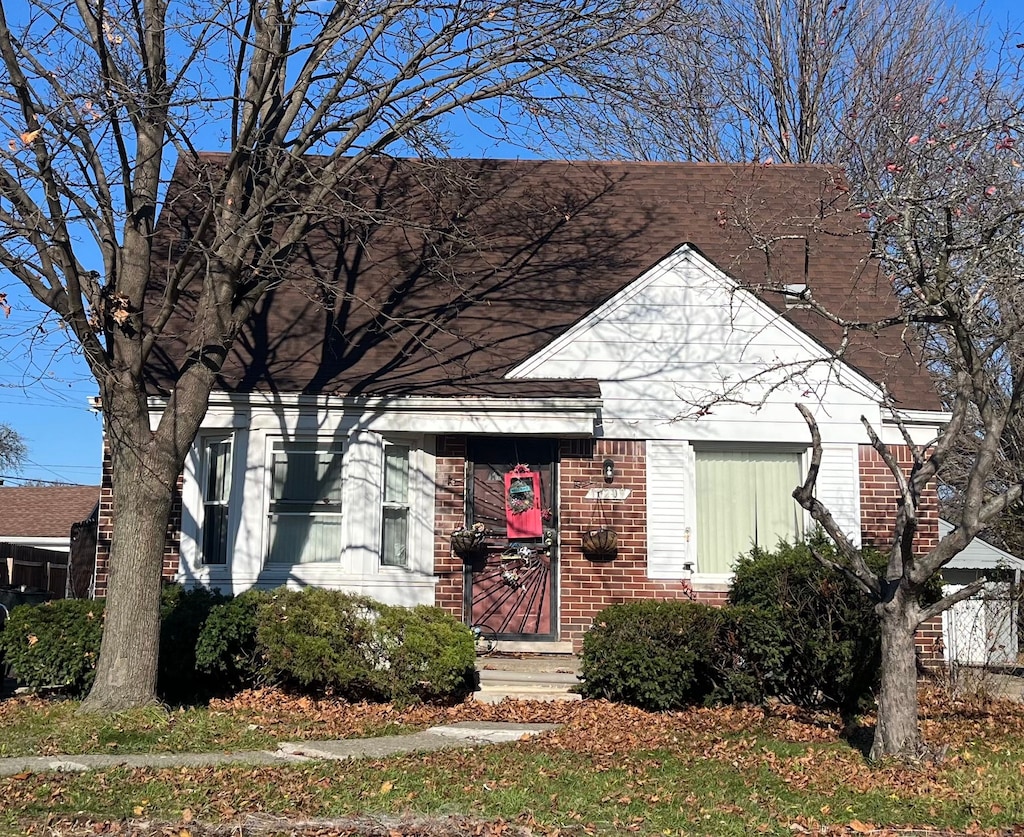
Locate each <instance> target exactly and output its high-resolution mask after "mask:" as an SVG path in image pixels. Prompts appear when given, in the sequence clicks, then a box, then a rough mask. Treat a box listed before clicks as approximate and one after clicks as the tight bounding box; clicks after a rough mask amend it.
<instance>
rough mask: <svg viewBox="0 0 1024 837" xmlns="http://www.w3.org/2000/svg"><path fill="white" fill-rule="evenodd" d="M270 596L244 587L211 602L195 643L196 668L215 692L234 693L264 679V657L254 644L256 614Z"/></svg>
mask: <svg viewBox="0 0 1024 837" xmlns="http://www.w3.org/2000/svg"><path fill="white" fill-rule="evenodd" d="M270 596H271V594H270V593H268V592H267V591H265V590H255V589H253V590H246V591H245V592H244V593H241V594H240V595H238V596H235V598H233V599H229V600H228V601H226V602H222V603H220V604H217V605H214V607H213V609H212V610H211V611H210V615H209V616H208V617H207V618H206V622H204V623H203V627H202V630H200V632H199V640H198V641H197V642H196V668H197V669H198V670H199V671H200V672H202V673H203V674H205V675H207V677H208V678H209V680H210V681H212V682H213V683H215V684H216V686H215V693H217V694H220V695H228V694H234V693H236V692H240V691H242V690H243V689H251V688H254V687H256V686H259V685H260V684H261V683H262V682H263V681H264V679H265V674H264V671H263V658H262V655H261V653H260V651H259V649H258V647H257V644H256V630H257V627H258V625H259V622H258V617H257V613H258V611H259V608H260V605H261V604H262V603H264V602H266V601H268V600H269V599H270Z"/></svg>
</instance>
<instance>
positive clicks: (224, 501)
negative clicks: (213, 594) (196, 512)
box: [201, 436, 231, 564]
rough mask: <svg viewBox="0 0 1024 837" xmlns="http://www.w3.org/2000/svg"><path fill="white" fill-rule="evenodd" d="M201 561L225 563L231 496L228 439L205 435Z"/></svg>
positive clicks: (229, 444) (229, 439)
mask: <svg viewBox="0 0 1024 837" xmlns="http://www.w3.org/2000/svg"><path fill="white" fill-rule="evenodd" d="M201 467H202V471H203V473H202V477H201V479H202V487H203V521H202V555H201V557H202V562H203V563H204V564H226V563H227V561H228V513H229V512H228V510H229V500H230V496H231V437H230V436H207V437H206V438H205V439H204V440H203V447H202V463H201Z"/></svg>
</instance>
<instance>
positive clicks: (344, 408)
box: [149, 392, 602, 437]
mask: <svg viewBox="0 0 1024 837" xmlns="http://www.w3.org/2000/svg"><path fill="white" fill-rule="evenodd" d="M165 404H166V399H159V398H150V399H149V409H150V411H151V416H152V417H154V418H155V417H156V416H157V415H158V414H159V412H160V411H161V410H162V409H163V406H164V405H165ZM601 406H602V402H601V399H600V398H564V397H543V398H494V397H479V398H475V397H472V396H457V397H454V396H453V397H437V396H379V397H372V398H371V397H339V396H329V395H299V394H271V393H261V392H254V393H227V392H214V393H212V394H211V396H210V400H209V404H208V408H207V409H208V413H207V420H206V421H204V427H206V428H211V427H215V426H224V427H246V426H249V425H250V422H251V419H250V418H249V416H250V415H251V413H253V412H256V411H260V412H266V413H273V414H277V413H279V412H280V411H282V410H287V411H289V412H291V411H300V412H304V413H306V412H316V413H318V414H323V415H335V416H344V417H345V422H346V424H352V425H353V426H356V425H359V426H361V427H362V428H363V429H367V430H380V431H392V432H398V431H403V432H411V431H419V432H423V433H456V432H458V433H516V432H522V428H523V427H524V424H523V422H524V421H526V422H531V424H528V425H525V426H529V427H532V428H533V429H532V431H531V432H532V433H534V434H535V435H560V436H579V437H591V436H593V435H594V432H595V428H596V427H597V425H598V423H599V421H600V414H601ZM225 408H227V409H225ZM218 410H221V411H222V413H221V415H217V411H218ZM229 411H230V412H229Z"/></svg>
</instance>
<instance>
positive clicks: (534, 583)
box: [465, 437, 558, 640]
mask: <svg viewBox="0 0 1024 837" xmlns="http://www.w3.org/2000/svg"><path fill="white" fill-rule="evenodd" d="M556 452H557V447H556V443H555V442H554V441H553V440H550V439H530V438H520V437H502V438H500V439H473V440H471V441H470V445H469V459H470V463H469V464H470V475H471V478H470V481H469V482H470V484H469V491H468V492H467V497H466V505H467V509H466V512H467V514H466V519H467V521H468V522H469V523H470V524H473V523H483V524H484V526H485V527H486V529H487V544H488V548H487V553H486V555H485V556H484V557H483V558H481V559H480V560H479V561H476V562H473V563H467V565H466V576H467V578H466V585H465V590H466V598H467V602H466V612H467V613H468V614H469V623H470V624H471V625H478V626H480V627H481V628H483V629H484V630H485V631H486V632H488V633H490V634H493V635H494V636H496V637H497V638H498V639H506V640H525V639H530V640H537V639H557V632H558V625H557V618H556V613H555V607H556V602H557V595H558V590H557V586H558V550H557V544H556V543H555V538H554V533H555V532H557V521H556V514H557V498H556V496H555V486H556V484H557V483H556V481H555V473H556V467H557V464H556V461H555V460H556Z"/></svg>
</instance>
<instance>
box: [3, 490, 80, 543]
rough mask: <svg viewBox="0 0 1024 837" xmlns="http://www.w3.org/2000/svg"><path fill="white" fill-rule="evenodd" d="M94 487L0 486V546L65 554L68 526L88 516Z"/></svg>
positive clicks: (68, 538)
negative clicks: (4, 544) (14, 546)
mask: <svg viewBox="0 0 1024 837" xmlns="http://www.w3.org/2000/svg"><path fill="white" fill-rule="evenodd" d="M99 499H100V487H99V486H98V485H51V486H0V543H9V544H17V545H19V546H31V547H35V548H37V549H49V550H52V551H54V552H63V553H64V554H67V553H68V552H69V551H70V549H71V527H72V526H73V525H74V524H76V523H80V522H81V521H83V520H86V519H87V518H89V517H91V516H92V515H93V513H94V512H95V511H96V506H97V505H98V503H99Z"/></svg>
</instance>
